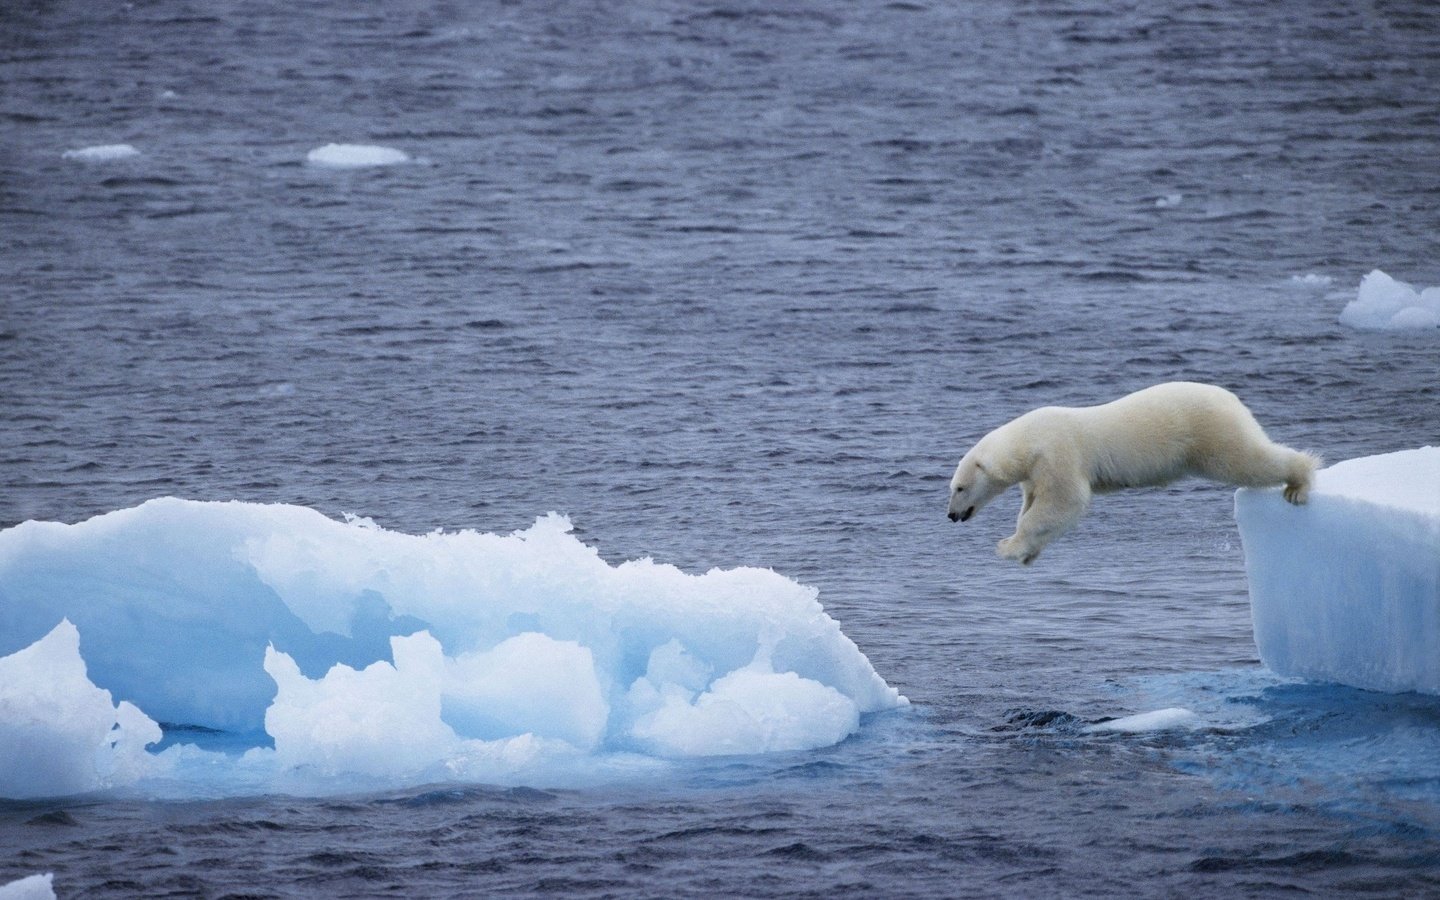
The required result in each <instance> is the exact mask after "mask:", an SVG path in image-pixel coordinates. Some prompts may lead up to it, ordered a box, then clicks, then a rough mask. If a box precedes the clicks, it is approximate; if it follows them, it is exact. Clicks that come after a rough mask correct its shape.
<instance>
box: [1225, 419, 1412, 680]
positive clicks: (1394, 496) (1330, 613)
mask: <svg viewBox="0 0 1440 900" xmlns="http://www.w3.org/2000/svg"><path fill="white" fill-rule="evenodd" d="M1235 518H1236V520H1237V521H1238V522H1239V525H1240V536H1241V538H1242V540H1243V541H1244V545H1245V568H1246V572H1247V574H1248V576H1249V580H1250V606H1251V613H1252V615H1253V617H1254V624H1255V643H1256V645H1257V646H1258V647H1259V650H1260V658H1261V659H1262V660H1263V661H1264V662H1265V665H1267V666H1269V667H1270V668H1271V669H1272V670H1274V671H1275V672H1278V673H1280V674H1281V675H1288V676H1294V677H1300V678H1309V679H1314V680H1319V681H1334V682H1339V683H1341V684H1348V685H1352V686H1355V687H1361V688H1369V689H1372V690H1380V691H1392V692H1394V691H1420V692H1424V693H1428V694H1440V448H1436V447H1424V448H1421V449H1417V450H1404V451H1401V452H1398V453H1387V454H1383V455H1380V456H1367V457H1362V458H1359V459H1352V460H1348V461H1346V462H1342V463H1338V464H1336V465H1334V466H1331V467H1330V468H1327V469H1322V470H1321V471H1319V472H1318V473H1316V479H1315V486H1314V489H1313V490H1312V491H1311V494H1310V501H1309V503H1308V504H1306V505H1305V506H1303V507H1296V506H1292V505H1290V504H1288V503H1285V502H1284V500H1283V499H1282V498H1281V496H1280V491H1279V489H1278V488H1271V489H1264V490H1258V489H1250V488H1245V489H1241V490H1240V491H1238V492H1237V493H1236V496H1235Z"/></svg>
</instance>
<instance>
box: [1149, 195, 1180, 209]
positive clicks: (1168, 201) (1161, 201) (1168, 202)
mask: <svg viewBox="0 0 1440 900" xmlns="http://www.w3.org/2000/svg"><path fill="white" fill-rule="evenodd" d="M1184 199H1185V195H1184V194H1166V195H1165V196H1163V197H1159V198H1157V199H1156V200H1155V208H1156V209H1173V208H1174V207H1177V206H1179V205H1180V202H1181V201H1182V200H1184Z"/></svg>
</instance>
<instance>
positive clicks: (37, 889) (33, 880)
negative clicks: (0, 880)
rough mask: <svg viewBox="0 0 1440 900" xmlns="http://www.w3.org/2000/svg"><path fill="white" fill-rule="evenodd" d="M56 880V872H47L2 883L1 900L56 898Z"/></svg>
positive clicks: (44, 899) (50, 899)
mask: <svg viewBox="0 0 1440 900" xmlns="http://www.w3.org/2000/svg"><path fill="white" fill-rule="evenodd" d="M54 880H55V876H54V874H52V873H49V872H47V873H45V874H44V875H31V876H30V877H28V878H21V879H20V880H19V881H12V882H10V883H9V884H0V900H55V888H54V887H53V884H54Z"/></svg>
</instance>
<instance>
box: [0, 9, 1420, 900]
mask: <svg viewBox="0 0 1440 900" xmlns="http://www.w3.org/2000/svg"><path fill="white" fill-rule="evenodd" d="M1437 84H1440V11H1437V10H1436V9H1434V8H1432V7H1431V6H1430V5H1427V4H1423V3H1403V2H1402V3H1373V4H1364V5H1359V6H1357V5H1355V4H1347V3H1341V2H1314V3H1307V4H1304V5H1303V6H1301V7H1296V6H1294V5H1293V4H1256V3H1246V2H1238V0H1219V2H1205V3H1177V4H1170V5H1166V6H1165V7H1164V8H1155V7H1152V6H1151V5H1148V4H1138V3H1121V4H1117V3H1099V2H1095V3H1087V2H1079V0H1071V2H1063V3H1005V4H985V5H981V4H945V3H910V2H896V3H888V4H881V3H875V4H856V3H805V2H795V3H778V4H746V3H735V4H716V3H650V2H646V3H626V4H621V3H603V4H562V3H550V4H543V3H527V2H516V3H483V4H433V5H432V4H409V3H395V4H386V5H383V6H381V5H364V6H356V5H353V4H346V3H338V2H334V3H331V2H325V3H306V4H293V3H250V4H228V3H218V2H216V3H193V2H180V0H160V2H136V3H131V4H124V5H121V4H93V3H80V2H60V3H8V4H6V5H5V6H4V8H3V10H0V234H3V242H0V266H3V275H4V279H3V287H0V398H3V400H0V525H4V526H9V525H12V524H15V523H17V522H19V521H23V520H25V519H29V518H46V519H58V520H63V521H77V520H79V519H81V518H84V517H87V516H90V515H94V514H97V513H101V512H105V511H109V510H113V509H118V508H122V507H127V506H131V505H134V504H135V503H138V502H140V501H142V500H144V499H147V498H150V497H153V496H159V495H167V494H174V495H180V496H186V497H193V498H200V499H230V498H239V499H246V500H255V501H265V502H287V503H298V504H303V505H307V506H311V507H314V508H316V509H319V510H321V511H323V512H326V513H327V514H330V515H335V516H338V515H339V514H340V513H342V512H356V513H359V514H363V515H367V516H371V517H373V518H375V519H376V520H377V521H379V522H380V523H382V524H383V525H385V526H386V527H388V528H395V529H400V530H406V531H413V532H421V531H427V530H430V529H432V528H435V527H445V528H447V529H457V528H467V527H469V528H479V529H483V530H486V531H509V530H512V529H515V528H519V527H524V526H526V525H528V524H529V523H530V522H531V521H532V520H533V518H534V517H535V516H536V515H538V514H542V513H544V512H546V511H548V510H551V509H556V510H561V511H564V512H566V513H568V514H569V515H570V516H571V517H572V518H573V520H574V521H575V523H576V525H577V530H578V531H579V532H580V534H581V536H582V537H583V539H584V540H585V541H586V542H588V543H590V544H592V545H595V546H598V547H599V548H600V550H601V552H602V554H603V555H604V556H605V557H606V558H607V559H610V560H611V561H619V560H622V559H629V558H634V557H637V556H642V555H646V554H650V555H653V556H654V557H655V558H657V559H659V560H662V561H666V562H672V563H675V564H678V565H680V566H682V567H684V568H686V569H690V570H704V569H706V568H709V567H711V566H717V565H719V566H733V565H759V566H770V567H773V568H775V569H776V570H778V571H780V572H782V573H784V574H786V575H788V576H791V577H793V578H796V579H798V580H800V581H803V582H805V583H808V584H812V585H815V586H817V587H819V589H820V591H821V599H822V601H823V602H824V603H825V605H826V608H827V610H828V611H829V612H830V613H831V614H832V615H834V616H835V617H836V618H837V619H838V620H839V621H840V622H841V623H842V625H843V626H844V628H845V631H846V633H847V634H849V635H850V636H851V637H852V638H853V639H854V640H855V641H856V642H857V643H858V645H859V646H860V647H861V649H862V650H864V651H865V652H866V653H867V655H868V656H869V657H870V659H871V661H872V662H873V663H874V664H875V667H876V669H877V670H878V671H879V672H880V673H881V675H882V676H884V677H885V678H886V679H887V680H888V681H889V682H890V683H891V684H893V685H895V686H897V687H898V688H899V689H900V690H901V691H902V692H903V693H904V694H906V695H907V696H909V697H910V698H911V699H912V701H914V703H915V707H914V708H913V709H912V710H911V711H910V712H909V713H905V714H892V715H882V716H877V717H874V718H873V719H871V720H869V721H867V722H865V723H864V726H863V727H862V729H861V731H860V733H859V734H858V735H857V736H855V737H854V738H852V739H850V740H849V741H846V742H845V743H843V744H841V745H839V746H838V747H834V748H831V749H828V750H824V751H817V752H813V753H801V754H790V755H780V756H776V757H765V758H740V759H730V760H721V761H718V762H711V763H705V764H696V765H694V766H693V767H690V768H682V770H681V771H680V772H679V774H678V775H677V776H676V777H675V778H674V779H673V780H668V781H665V782H663V783H654V782H642V783H640V784H622V785H599V786H596V787H593V788H589V789H583V790H574V789H571V790H547V789H543V788H546V787H547V786H544V785H542V786H539V787H537V788H534V789H524V790H504V789H499V788H491V787H487V786H483V785H479V786H475V785H469V786H466V785H439V786H434V787H425V788H417V789H415V790H413V791H408V792H402V793H397V794H387V795H383V796H373V795H366V796H357V797H346V798H343V799H338V800H337V799H334V798H331V799H323V800H314V799H291V798H286V797H262V798H257V799H240V800H237V799H227V800H208V801H205V800H197V801H193V802H184V803H177V802H152V801H147V800H144V799H143V798H138V799H137V798H129V799H127V798H124V797H99V798H85V799H81V800H73V801H62V802H54V803H32V804H10V805H6V806H4V807H0V851H3V852H0V881H3V880H9V879H10V878H15V877H20V876H22V875H25V874H30V873H32V872H36V871H54V872H55V873H56V885H57V887H58V888H59V890H60V892H61V894H62V896H69V895H79V894H86V895H117V896H123V895H161V894H167V893H173V894H181V895H203V896H217V897H218V896H342V895H368V894H402V895H407V896H481V895H490V894H495V893H501V892H506V893H562V894H572V895H612V896H627V897H629V896H675V895H682V894H683V895H746V896H772V895H787V896H790V895H794V896H812V895H813V896H819V895H826V896H829V895H833V894H835V893H837V892H849V893H855V894H868V895H885V896H971V895H974V896H994V895H1004V896H1030V895H1035V896H1061V895H1064V896H1079V895H1086V894H1092V895H1104V896H1113V895H1117V894H1124V895H1153V896H1173V895H1175V894H1181V893H1184V894H1190V895H1215V896H1221V895H1223V896H1245V895H1272V894H1282V893H1293V892H1296V891H1308V892H1314V893H1321V894H1326V895H1333V894H1344V893H1362V894H1365V893H1368V894H1380V895H1385V896H1417V895H1422V894H1426V893H1434V892H1440V704H1437V702H1436V701H1434V700H1432V699H1427V698H1420V697H1413V696H1406V697H1392V696H1386V695H1378V694H1368V693H1364V692H1360V691H1353V690H1349V689H1344V688H1338V687H1332V686H1318V685H1304V684H1293V683H1288V682H1283V681H1281V680H1279V679H1276V678H1274V677H1273V676H1270V675H1268V674H1267V673H1265V672H1264V670H1263V669H1261V668H1260V667H1259V663H1258V660H1257V659H1256V656H1255V650H1254V646H1253V643H1252V641H1251V637H1250V631H1249V611H1248V603H1247V598H1246V592H1245V581H1244V573H1243V566H1242V558H1241V548H1240V545H1239V539H1238V535H1237V534H1236V531H1235V528H1234V525H1233V522H1232V520H1231V516H1230V492H1229V490H1228V489H1226V488H1222V487H1217V486H1210V485H1203V484H1195V483H1185V484H1181V485H1178V486H1176V487H1174V488H1171V489H1166V490H1159V491H1150V492H1144V493H1132V494H1123V495H1116V496H1111V497H1106V498H1102V499H1101V500H1099V501H1097V503H1096V504H1095V507H1094V509H1093V510H1092V512H1091V514H1090V515H1089V516H1088V517H1087V518H1086V519H1085V520H1084V521H1083V522H1082V524H1081V526H1080V527H1079V528H1078V529H1077V530H1076V531H1075V532H1074V533H1072V534H1071V535H1069V536H1067V537H1066V538H1064V539H1063V540H1062V541H1060V542H1058V543H1057V544H1055V545H1053V546H1052V547H1050V548H1049V549H1047V551H1046V553H1045V555H1044V557H1042V559H1041V560H1040V562H1039V563H1037V565H1036V566H1035V567H1034V568H1032V569H1028V570H1026V569H1021V568H1019V567H1016V566H1014V565H1013V564H1009V563H1005V562H1003V561H1001V560H999V559H997V558H995V556H994V553H993V543H994V541H995V540H997V539H998V538H1000V537H1003V536H1005V535H1006V534H1008V531H1009V529H1008V528H1007V527H1006V526H1007V525H1008V524H1009V519H1010V518H1011V516H1013V512H1014V504H1015V503H1016V502H1017V501H1016V500H1015V498H1013V497H1012V498H1008V504H1009V505H1007V504H1006V503H1005V502H1000V503H997V504H996V508H995V509H993V510H987V512H986V514H985V515H983V516H981V517H979V518H978V519H977V520H976V521H974V522H971V523H968V524H967V525H965V526H963V527H962V526H955V525H951V524H950V523H948V522H946V521H945V518H944V507H945V484H946V480H947V478H948V476H949V472H950V469H951V468H952V467H953V465H954V462H955V460H956V459H957V458H958V457H959V455H960V454H961V453H962V452H963V451H964V450H965V449H966V448H967V447H968V446H969V444H970V443H971V442H973V441H974V440H975V439H976V438H977V437H978V436H980V435H981V434H983V433H984V432H985V431H987V430H989V429H990V428H992V427H994V426H995V425H997V424H999V423H1000V422H1003V421H1005V420H1006V419H1008V418H1010V417H1012V416H1014V415H1016V414H1018V413H1020V412H1023V411H1025V410H1027V409H1030V408H1032V407H1035V406H1040V405H1045V404H1053V403H1069V404H1087V403H1094V402H1100V401H1103V400H1108V399H1111V398H1113V397H1115V396H1118V395H1119V394H1122V393H1125V392H1128V391H1130V390H1134V389H1136V388H1139V387H1142V386H1144V385H1147V384H1150V383H1153V382H1157V381H1163V380H1172V379H1180V378H1184V379H1194V380H1203V381H1212V382H1216V383H1220V384H1223V385H1226V386H1227V387H1229V388H1231V389H1232V390H1234V391H1236V392H1237V393H1239V394H1240V395H1241V396H1242V398H1243V399H1245V400H1246V402H1247V403H1248V404H1249V405H1250V406H1251V408H1252V409H1253V410H1254V411H1255V413H1256V415H1257V417H1258V418H1259V420H1260V421H1261V422H1262V423H1263V424H1264V425H1266V427H1267V428H1268V430H1269V431H1270V433H1271V435H1272V437H1274V438H1276V439H1277V440H1280V441H1282V442H1285V443H1287V444H1291V445H1293V446H1298V447H1304V448H1308V449H1312V450H1315V451H1317V452H1320V453H1322V454H1324V455H1325V456H1326V457H1328V458H1330V459H1332V460H1338V459H1343V458H1347V457H1350V456H1355V455H1362V454H1368V453H1376V452H1383V451H1388V450H1395V449H1401V448H1406V447H1412V446H1419V445H1423V444H1426V443H1431V444H1434V443H1436V442H1437V441H1440V382H1437V378H1436V372H1437V364H1440V340H1437V337H1436V336H1435V335H1434V334H1415V333H1412V334H1363V333H1357V332H1353V331H1350V330H1347V329H1345V328H1343V327H1342V326H1340V325H1339V324H1338V323H1337V321H1336V316H1337V314H1338V313H1339V311H1340V309H1341V308H1342V307H1343V306H1344V304H1345V302H1346V301H1347V300H1348V299H1351V298H1352V297H1353V296H1354V286H1355V285H1356V284H1357V283H1358V281H1359V279H1360V277H1361V276H1363V275H1364V274H1365V273H1366V272H1368V271H1370V270H1371V269H1372V268H1377V267H1378V268H1381V269H1384V270H1385V271H1387V272H1389V273H1390V274H1391V275H1393V276H1395V277H1397V278H1401V279H1404V280H1407V281H1412V282H1415V283H1417V284H1422V285H1434V284H1440V252H1437V251H1440V244H1437V238H1436V236H1437V234H1440V213H1437V206H1440V164H1437V155H1436V152H1437V146H1440V102H1437V99H1436V97H1437V95H1436V85H1437ZM331 142H352V143H374V144H382V145H385V146H391V147H396V148H399V149H402V150H404V151H405V152H407V153H408V154H410V156H411V157H413V158H414V160H415V161H414V162H412V163H411V164H407V165H402V166H395V167H387V168H381V169H365V170H357V171H335V170H326V169H320V168H316V167H312V166H308V165H306V163H305V155H306V153H307V152H308V151H309V150H311V149H313V148H315V147H318V146H321V145H324V144H327V143H331ZM114 143H129V144H132V145H134V146H135V147H136V148H137V149H139V150H140V151H141V152H142V155H141V156H139V157H136V158H133V159H128V160H117V161H113V162H109V163H94V164H87V163H83V162H78V161H76V160H73V159H63V158H62V153H63V152H64V151H66V150H72V149H78V148H81V147H85V146H90V145H99V144H114ZM1310 274H1313V275H1318V276H1325V277H1328V278H1330V279H1333V282H1332V283H1331V284H1330V285H1328V286H1326V285H1316V284H1306V283H1300V282H1297V281H1295V280H1294V279H1295V278H1296V277H1297V276H1304V275H1310ZM1322 280H1323V279H1322ZM1174 705H1179V706H1186V707H1189V708H1191V709H1194V710H1196V711H1197V713H1199V714H1200V716H1201V720H1202V722H1203V723H1205V724H1204V726H1203V727H1201V728H1199V729H1197V730H1193V731H1175V732H1163V733H1154V734H1148V735H1139V736H1123V735H1093V734H1087V733H1085V732H1084V731H1083V726H1084V725H1085V724H1086V723H1088V722H1090V721H1093V720H1095V719H1098V718H1101V717H1104V716H1114V715H1123V714H1127V713H1131V712H1142V711H1146V710H1150V709H1156V708H1160V707H1165V706H1174Z"/></svg>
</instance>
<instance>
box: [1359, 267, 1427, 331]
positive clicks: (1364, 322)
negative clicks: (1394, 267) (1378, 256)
mask: <svg viewBox="0 0 1440 900" xmlns="http://www.w3.org/2000/svg"><path fill="white" fill-rule="evenodd" d="M1340 324H1342V325H1349V326H1350V327H1351V328H1363V329H1369V330H1380V331H1401V330H1405V329H1428V328H1440V287H1429V288H1425V289H1424V290H1423V291H1417V290H1415V288H1414V287H1412V286H1410V285H1408V284H1406V283H1405V282H1403V281H1396V280H1395V279H1394V278H1391V277H1390V276H1389V275H1386V274H1385V273H1384V272H1382V271H1380V270H1379V269H1376V270H1374V271H1373V272H1371V273H1370V274H1369V275H1366V276H1365V277H1364V278H1363V279H1361V281H1360V291H1359V294H1358V295H1357V296H1356V297H1355V299H1354V300H1351V301H1350V302H1349V303H1347V304H1346V305H1345V309H1343V310H1342V311H1341V312H1340Z"/></svg>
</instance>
